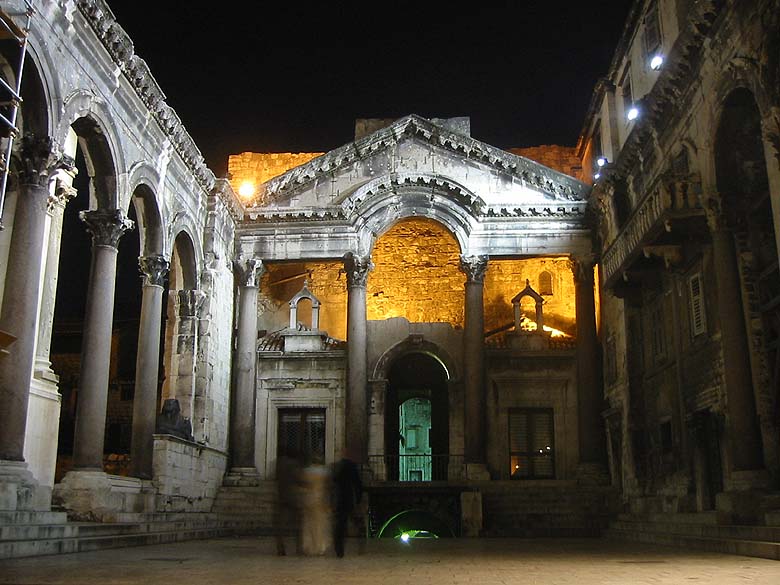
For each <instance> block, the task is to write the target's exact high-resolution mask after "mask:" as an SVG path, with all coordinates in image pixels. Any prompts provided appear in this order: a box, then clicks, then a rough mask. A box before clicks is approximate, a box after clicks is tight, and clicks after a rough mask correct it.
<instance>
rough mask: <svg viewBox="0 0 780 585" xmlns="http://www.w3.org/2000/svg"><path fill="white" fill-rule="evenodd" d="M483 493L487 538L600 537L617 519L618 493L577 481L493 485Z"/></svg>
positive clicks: (512, 482) (483, 513)
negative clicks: (611, 522) (583, 484)
mask: <svg viewBox="0 0 780 585" xmlns="http://www.w3.org/2000/svg"><path fill="white" fill-rule="evenodd" d="M481 491H482V516H483V527H484V528H483V535H484V536H511V537H540V536H555V537H567V536H574V537H583V536H599V535H600V534H601V533H602V532H603V531H604V530H605V529H606V527H607V526H608V524H609V520H610V519H611V518H612V517H614V516H616V515H617V493H616V492H615V490H613V489H612V488H602V487H583V486H579V485H578V484H577V483H576V482H574V481H528V482H525V481H524V482H519V481H511V482H490V483H489V484H486V485H485V486H484V487H481Z"/></svg>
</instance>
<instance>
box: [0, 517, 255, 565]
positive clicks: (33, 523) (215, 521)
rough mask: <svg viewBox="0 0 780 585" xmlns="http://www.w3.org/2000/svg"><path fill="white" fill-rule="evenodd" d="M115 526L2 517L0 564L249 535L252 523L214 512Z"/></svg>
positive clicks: (129, 519) (118, 521) (132, 519)
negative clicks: (110, 549)
mask: <svg viewBox="0 0 780 585" xmlns="http://www.w3.org/2000/svg"><path fill="white" fill-rule="evenodd" d="M115 520H116V522H110V523H108V522H69V521H68V520H67V516H66V514H65V512H0V559H9V558H19V557H31V556H40V555H50V554H63V553H73V552H85V551H94V550H101V549H107V548H119V547H125V546H140V545H147V544H162V543H170V542H179V541H184V540H196V539H202V538H214V537H217V536H229V535H234V534H245V533H252V532H254V530H255V527H256V524H255V522H253V520H252V519H246V518H240V517H234V516H231V517H222V516H220V515H219V514H214V513H193V512H187V513H184V512H182V513H174V512H161V513H150V514H117V515H116V518H115Z"/></svg>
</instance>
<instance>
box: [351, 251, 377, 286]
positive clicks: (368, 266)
mask: <svg viewBox="0 0 780 585" xmlns="http://www.w3.org/2000/svg"><path fill="white" fill-rule="evenodd" d="M373 269H374V263H373V262H371V256H358V255H357V254H353V253H352V252H347V253H346V254H345V255H344V270H346V272H347V284H348V285H349V286H360V287H365V286H366V284H367V283H368V273H369V272H371V271H372V270H373Z"/></svg>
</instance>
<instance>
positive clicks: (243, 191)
mask: <svg viewBox="0 0 780 585" xmlns="http://www.w3.org/2000/svg"><path fill="white" fill-rule="evenodd" d="M238 194H239V195H240V196H241V197H243V198H244V199H249V198H250V197H252V195H254V194H255V184H254V183H253V182H252V181H244V182H243V183H241V186H240V187H239V188H238Z"/></svg>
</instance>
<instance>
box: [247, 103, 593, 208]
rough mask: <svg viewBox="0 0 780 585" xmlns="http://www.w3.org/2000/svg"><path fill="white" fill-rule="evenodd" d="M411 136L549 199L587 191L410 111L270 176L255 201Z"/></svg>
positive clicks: (581, 196) (266, 200)
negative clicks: (517, 181)
mask: <svg viewBox="0 0 780 585" xmlns="http://www.w3.org/2000/svg"><path fill="white" fill-rule="evenodd" d="M410 136H412V137H415V138H417V139H419V140H422V141H424V142H427V143H429V144H431V145H433V146H437V147H440V148H444V149H446V150H449V151H451V152H453V153H454V154H456V155H457V156H459V157H465V158H466V159H468V160H471V161H475V162H479V163H482V164H487V165H489V166H492V167H494V168H496V169H497V170H499V171H501V172H504V173H506V174H509V175H512V176H515V177H517V178H518V179H520V180H522V181H523V182H524V183H525V184H526V185H528V186H529V187H531V188H534V189H538V190H540V191H542V192H544V193H545V194H547V195H548V196H549V197H550V199H553V200H570V201H580V200H584V199H585V198H586V197H587V195H588V193H589V191H590V187H588V185H586V184H585V183H581V182H580V181H577V180H576V179H573V178H572V177H569V176H568V175H565V174H563V173H560V172H558V171H554V170H552V169H549V168H547V167H545V166H544V165H541V164H539V163H537V162H534V161H532V160H530V159H527V158H525V157H522V156H518V155H515V154H512V153H509V152H506V151H504V150H501V149H499V148H496V147H494V146H490V145H489V144H485V143H484V142H480V141H479V140H476V139H474V138H471V137H469V136H465V135H462V134H458V133H456V132H451V131H449V130H447V129H445V128H443V127H441V126H439V125H437V124H434V123H433V122H431V121H430V120H426V119H425V118H421V117H420V116H417V115H414V114H412V115H409V116H406V117H405V118H401V119H400V120H397V121H396V122H394V123H393V124H391V125H390V126H388V127H386V128H382V129H381V130H377V131H376V132H374V133H373V134H370V135H369V136H366V137H364V138H361V139H360V140H357V141H355V142H352V143H350V144H347V145H345V146H342V147H340V148H337V149H335V150H332V151H330V152H329V153H327V154H324V155H322V156H319V157H317V158H315V159H312V160H311V161H309V162H308V163H306V164H303V165H300V166H298V167H295V168H294V169H291V170H289V171H287V172H286V173H284V174H282V175H280V176H278V177H275V178H273V179H271V180H270V181H268V182H267V183H265V184H264V185H263V192H262V193H260V194H259V195H258V201H262V202H263V203H264V204H267V203H269V202H273V201H275V200H278V199H280V198H282V197H284V196H289V195H291V194H293V193H295V192H297V191H298V190H300V189H302V188H305V186H306V185H308V184H309V183H311V182H312V181H313V180H315V179H316V178H317V177H319V176H321V175H323V174H332V173H334V172H336V171H338V170H340V169H343V168H346V167H348V166H349V165H352V164H354V163H355V162H358V161H361V160H363V159H365V158H368V157H370V156H374V155H375V154H377V153H379V152H382V151H384V150H387V149H389V148H392V147H393V146H395V145H396V144H398V143H399V142H400V141H401V140H402V139H404V138H407V137H410Z"/></svg>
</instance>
